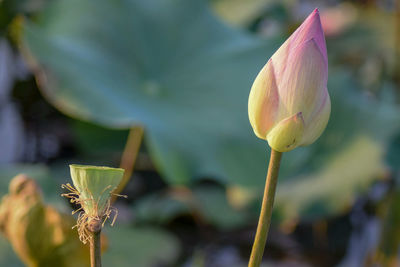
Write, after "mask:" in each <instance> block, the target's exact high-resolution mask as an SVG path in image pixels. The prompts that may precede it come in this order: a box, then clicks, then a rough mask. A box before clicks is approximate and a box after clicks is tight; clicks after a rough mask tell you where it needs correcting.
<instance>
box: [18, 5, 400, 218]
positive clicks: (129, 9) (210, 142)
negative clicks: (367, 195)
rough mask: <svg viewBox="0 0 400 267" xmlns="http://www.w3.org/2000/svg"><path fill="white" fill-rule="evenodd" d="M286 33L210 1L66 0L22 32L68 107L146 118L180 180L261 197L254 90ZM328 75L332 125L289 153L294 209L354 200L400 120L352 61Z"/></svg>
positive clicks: (128, 121) (152, 138)
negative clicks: (221, 16) (258, 33)
mask: <svg viewBox="0 0 400 267" xmlns="http://www.w3.org/2000/svg"><path fill="white" fill-rule="evenodd" d="M280 42H281V40H277V38H269V39H268V40H261V39H259V38H257V37H255V36H251V35H249V34H246V33H243V32H242V31H239V30H236V29H232V28H230V27H228V26H226V25H224V24H223V23H221V22H220V21H219V20H218V19H216V18H215V17H214V16H213V15H212V13H211V12H210V10H209V7H208V6H207V3H205V1H201V0H192V1H187V0H162V1H161V0H135V1H106V0H100V1H96V3H95V2H93V1H89V0H79V1H78V0H55V1H53V2H52V3H50V4H49V5H48V6H47V8H46V9H44V10H43V12H42V13H41V14H40V15H39V16H38V17H37V19H36V20H35V21H27V23H26V24H25V28H24V34H23V47H24V48H25V49H24V51H25V53H26V54H29V56H30V57H29V58H30V59H31V63H32V64H33V65H34V66H35V67H36V68H35V69H36V71H37V73H36V75H37V77H38V78H39V80H40V82H41V85H42V86H41V89H42V91H43V93H44V94H45V95H46V97H47V99H48V100H49V101H50V102H51V103H53V104H54V105H55V106H56V107H58V108H59V109H60V110H61V111H63V112H65V113H66V114H69V115H71V116H74V117H77V118H80V119H84V120H89V121H92V122H96V123H99V124H102V125H104V126H108V127H125V128H129V127H131V126H132V125H135V124H137V123H140V124H143V125H144V127H145V130H146V142H147V146H148V149H149V151H150V155H151V157H152V159H153V161H154V162H155V163H156V165H157V167H158V170H159V171H160V172H161V173H162V174H163V176H164V178H165V179H166V181H167V182H169V183H170V184H173V185H176V184H183V185H191V184H193V182H194V181H195V180H196V179H199V178H203V177H212V178H213V179H217V180H219V181H220V182H222V183H225V184H229V185H237V186H239V187H246V188H249V189H251V190H253V192H254V194H255V195H256V196H261V191H262V190H261V188H262V187H263V184H264V177H265V174H266V169H267V163H266V162H267V155H268V151H267V148H266V147H267V145H266V144H265V143H264V142H262V141H260V140H258V139H257V138H256V137H255V136H254V135H253V133H252V130H251V127H250V124H249V122H248V118H247V98H248V93H249V90H250V86H251V83H252V81H253V79H254V77H255V76H256V74H257V72H258V70H259V69H260V68H261V67H262V65H263V64H264V63H265V62H266V61H267V59H268V57H269V56H270V55H271V54H272V52H273V51H274V50H275V49H276V48H277V47H278V46H279V43H280ZM330 48H331V46H330V45H329V43H328V49H330ZM329 79H330V80H329V85H328V88H329V91H330V94H331V99H332V116H331V119H330V122H329V124H328V128H327V130H326V132H325V133H324V134H323V136H322V137H321V138H320V139H319V140H318V141H317V142H316V143H315V144H313V145H312V146H310V147H306V148H300V149H296V150H295V151H293V152H290V153H286V154H285V155H284V157H283V163H282V171H281V176H280V185H279V186H278V190H280V191H281V192H282V193H279V191H278V196H279V195H280V194H281V195H282V196H281V197H280V198H279V197H278V199H277V207H278V209H280V207H282V208H281V209H280V210H281V212H282V214H283V217H287V218H294V217H297V216H306V217H312V218H315V217H318V216H326V215H330V214H334V213H337V212H340V211H342V210H343V209H345V208H346V207H348V206H349V204H350V203H349V202H351V201H352V200H353V198H354V195H355V194H356V193H357V192H359V191H361V190H362V189H364V188H365V187H366V186H367V185H368V184H369V183H371V182H372V181H373V180H374V179H376V178H377V176H378V175H379V174H380V173H381V172H382V170H383V169H384V165H383V163H382V158H383V154H384V152H383V150H382V146H385V144H386V143H387V140H388V138H390V137H391V136H392V135H393V134H394V133H395V132H396V131H398V130H399V124H400V123H399V120H400V119H399V118H398V116H397V114H398V112H399V110H398V109H397V108H395V107H393V106H391V105H387V104H382V103H379V102H377V101H375V100H371V99H368V98H366V97H365V96H363V94H362V93H361V90H359V88H360V84H359V82H358V81H357V80H355V79H354V77H352V76H351V75H350V74H349V71H348V70H347V69H343V68H341V69H340V71H339V70H336V69H335V68H330V76H329ZM360 144H361V145H360ZM364 146H365V147H367V148H368V149H371V150H366V149H365V147H364ZM349 155H350V156H349ZM350 159H351V160H350ZM371 162H372V163H373V164H372V163H371ZM355 166H358V167H355ZM359 166H368V168H361V167H359ZM349 170H351V171H349ZM333 185H334V186H333ZM279 187H282V188H281V189H279ZM300 190H301V191H300ZM338 190H340V191H338ZM285 192H286V193H285ZM339 192H345V197H344V198H343V199H342V200H341V201H336V200H337V198H341V195H340V193H339ZM291 205H293V207H296V208H295V210H294V208H287V207H290V206H291Z"/></svg>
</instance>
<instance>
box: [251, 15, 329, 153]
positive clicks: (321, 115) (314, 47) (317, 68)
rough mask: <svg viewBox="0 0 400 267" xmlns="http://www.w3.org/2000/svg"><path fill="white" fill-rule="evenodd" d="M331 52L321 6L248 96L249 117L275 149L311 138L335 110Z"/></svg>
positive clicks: (263, 71)
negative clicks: (331, 90)
mask: <svg viewBox="0 0 400 267" xmlns="http://www.w3.org/2000/svg"><path fill="white" fill-rule="evenodd" d="M327 80H328V58H327V52H326V44H325V37H324V33H323V31H322V27H321V21H320V18H319V13H318V10H317V9H316V10H314V12H313V13H312V14H311V15H310V16H308V18H307V19H306V20H305V21H304V22H303V24H301V25H300V27H299V28H298V29H297V30H296V31H295V32H294V33H293V34H292V35H291V36H290V37H289V39H287V40H286V41H285V43H283V45H282V46H281V47H280V48H279V49H278V50H277V51H276V52H275V54H273V55H272V57H271V58H270V59H269V61H268V62H267V64H266V65H265V66H264V67H263V68H262V69H261V71H260V73H259V74H258V75H257V77H256V79H255V81H254V83H253V86H252V88H251V92H250V96H249V119H250V123H251V126H252V127H253V130H254V133H255V134H256V135H257V137H259V138H261V139H264V140H267V141H268V144H269V145H270V146H271V148H272V149H274V150H276V151H279V152H286V151H290V150H292V149H294V148H296V147H298V146H305V145H309V144H311V143H313V142H314V141H315V140H316V139H317V138H318V137H319V136H320V135H321V134H322V132H323V131H324V129H325V127H326V125H327V123H328V120H329V115H330V111H331V102H330V98H329V94H328V89H327V87H326V85H327Z"/></svg>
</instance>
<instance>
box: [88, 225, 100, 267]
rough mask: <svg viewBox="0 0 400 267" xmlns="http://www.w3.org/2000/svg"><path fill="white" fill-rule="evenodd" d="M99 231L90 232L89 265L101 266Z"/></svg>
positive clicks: (93, 266) (92, 266)
mask: <svg viewBox="0 0 400 267" xmlns="http://www.w3.org/2000/svg"><path fill="white" fill-rule="evenodd" d="M100 233H101V230H100V231H96V232H91V235H92V238H91V240H90V266H91V267H101V241H100Z"/></svg>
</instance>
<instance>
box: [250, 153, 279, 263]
mask: <svg viewBox="0 0 400 267" xmlns="http://www.w3.org/2000/svg"><path fill="white" fill-rule="evenodd" d="M281 158H282V152H278V151H275V150H273V149H271V158H270V160H269V167H268V174H267V178H266V183H265V189H264V197H263V201H262V206H261V212H260V218H259V220H258V226H257V232H256V237H255V239H254V243H253V249H252V251H251V256H250V260H249V265H248V266H249V267H259V266H260V264H261V261H262V257H263V254H264V248H265V244H266V242H267V236H268V231H269V226H270V224H271V215H272V208H273V205H274V198H275V190H276V184H277V182H278V173H279V166H280V163H281Z"/></svg>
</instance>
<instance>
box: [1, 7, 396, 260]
mask: <svg viewBox="0 0 400 267" xmlns="http://www.w3.org/2000/svg"><path fill="white" fill-rule="evenodd" d="M316 7H318V8H319V10H320V16H321V21H322V24H323V28H324V32H325V35H326V41H327V49H328V56H329V81H328V90H329V93H330V96H331V102H332V113H331V118H330V121H329V124H328V127H327V129H326V130H325V132H324V134H323V135H322V136H321V137H320V138H319V139H318V141H317V142H316V143H314V144H312V145H311V146H309V147H304V148H298V149H296V150H294V151H291V152H289V153H285V154H284V158H283V162H282V165H281V166H282V169H281V175H280V177H279V184H278V191H277V198H276V202H275V209H274V215H273V226H272V230H271V234H270V236H269V241H268V244H267V248H266V254H265V261H264V263H265V266H344V267H346V266H399V264H400V261H399V260H398V256H399V243H400V232H399V230H398V225H399V224H400V216H399V215H398V214H399V213H400V189H399V187H398V179H399V170H400V167H399V166H400V106H399V103H400V1H396V0H391V1H390V0H386V1H378V0H357V1H340V0H331V1H311V0H310V1H295V0H284V1H278V0H276V1H273V0H209V1H206V0H98V1H91V0H19V1H17V0H2V1H0V34H1V39H0V178H1V179H0V196H2V195H5V194H6V193H7V191H8V183H9V181H10V180H11V178H12V177H13V176H15V175H16V174H18V173H26V174H28V175H29V176H31V177H33V178H35V179H36V180H37V181H38V182H39V184H40V185H41V187H42V190H43V194H44V197H45V201H46V203H47V204H50V205H54V206H56V207H57V208H58V209H59V210H61V211H63V212H67V213H69V212H70V211H71V210H72V208H73V207H71V206H69V204H68V202H67V200H66V199H62V198H61V197H60V194H61V193H62V190H61V187H60V185H61V184H62V183H66V182H69V181H70V178H69V169H68V164H70V163H79V164H92V165H108V166H119V165H120V163H121V157H122V152H123V151H124V149H125V150H126V151H129V149H131V146H130V145H129V142H128V143H127V139H128V134H129V129H130V128H132V127H135V128H132V130H131V134H132V133H133V132H135V131H138V129H139V130H140V129H143V130H144V136H143V140H141V138H140V137H139V138H138V137H136V139H135V140H133V141H134V142H135V145H140V151H139V154H138V157H137V160H136V164H135V168H134V173H133V175H132V177H131V179H130V181H129V183H128V185H127V186H126V188H125V189H124V191H123V194H125V195H127V196H128V199H120V200H118V201H117V202H116V203H115V206H116V207H117V208H118V210H119V217H118V219H117V223H116V225H115V227H113V228H107V229H106V235H107V238H108V249H107V251H106V252H105V254H104V265H105V266H112V265H114V266H143V267H147V266H194V267H197V266H199V267H201V266H207V267H208V266H210V267H219V266H238V267H239V266H246V262H247V259H248V257H249V254H250V249H251V245H252V242H253V235H254V233H255V229H256V223H257V218H258V212H259V207H260V200H261V197H262V192H263V188H264V181H265V175H266V171H267V162H268V155H269V148H268V146H267V144H266V143H265V142H264V141H262V140H259V139H258V138H256V137H255V135H254V134H253V131H252V129H251V126H250V124H249V122H248V118H247V99H248V94H249V91H250V87H251V84H252V82H253V80H254V78H255V76H256V75H257V73H258V71H259V70H260V69H261V67H262V66H263V65H264V64H265V63H266V62H267V60H268V58H269V57H270V56H271V55H272V54H273V52H274V51H275V50H276V49H277V48H278V47H279V46H280V44H281V43H283V41H284V40H285V39H286V38H287V37H288V36H289V35H290V33H292V32H293V31H294V30H295V29H296V27H297V26H298V25H300V23H301V22H302V20H303V19H304V18H306V17H307V15H308V14H309V13H311V12H312V10H313V9H314V8H316ZM128 161H129V160H128ZM131 161H132V160H131ZM128 165H129V164H128ZM77 238H78V236H77ZM0 247H1V250H0V265H1V266H22V264H21V263H20V261H19V260H18V258H17V256H16V255H15V254H14V252H13V251H12V248H11V246H10V244H9V243H8V242H7V240H6V239H5V238H4V237H0Z"/></svg>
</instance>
